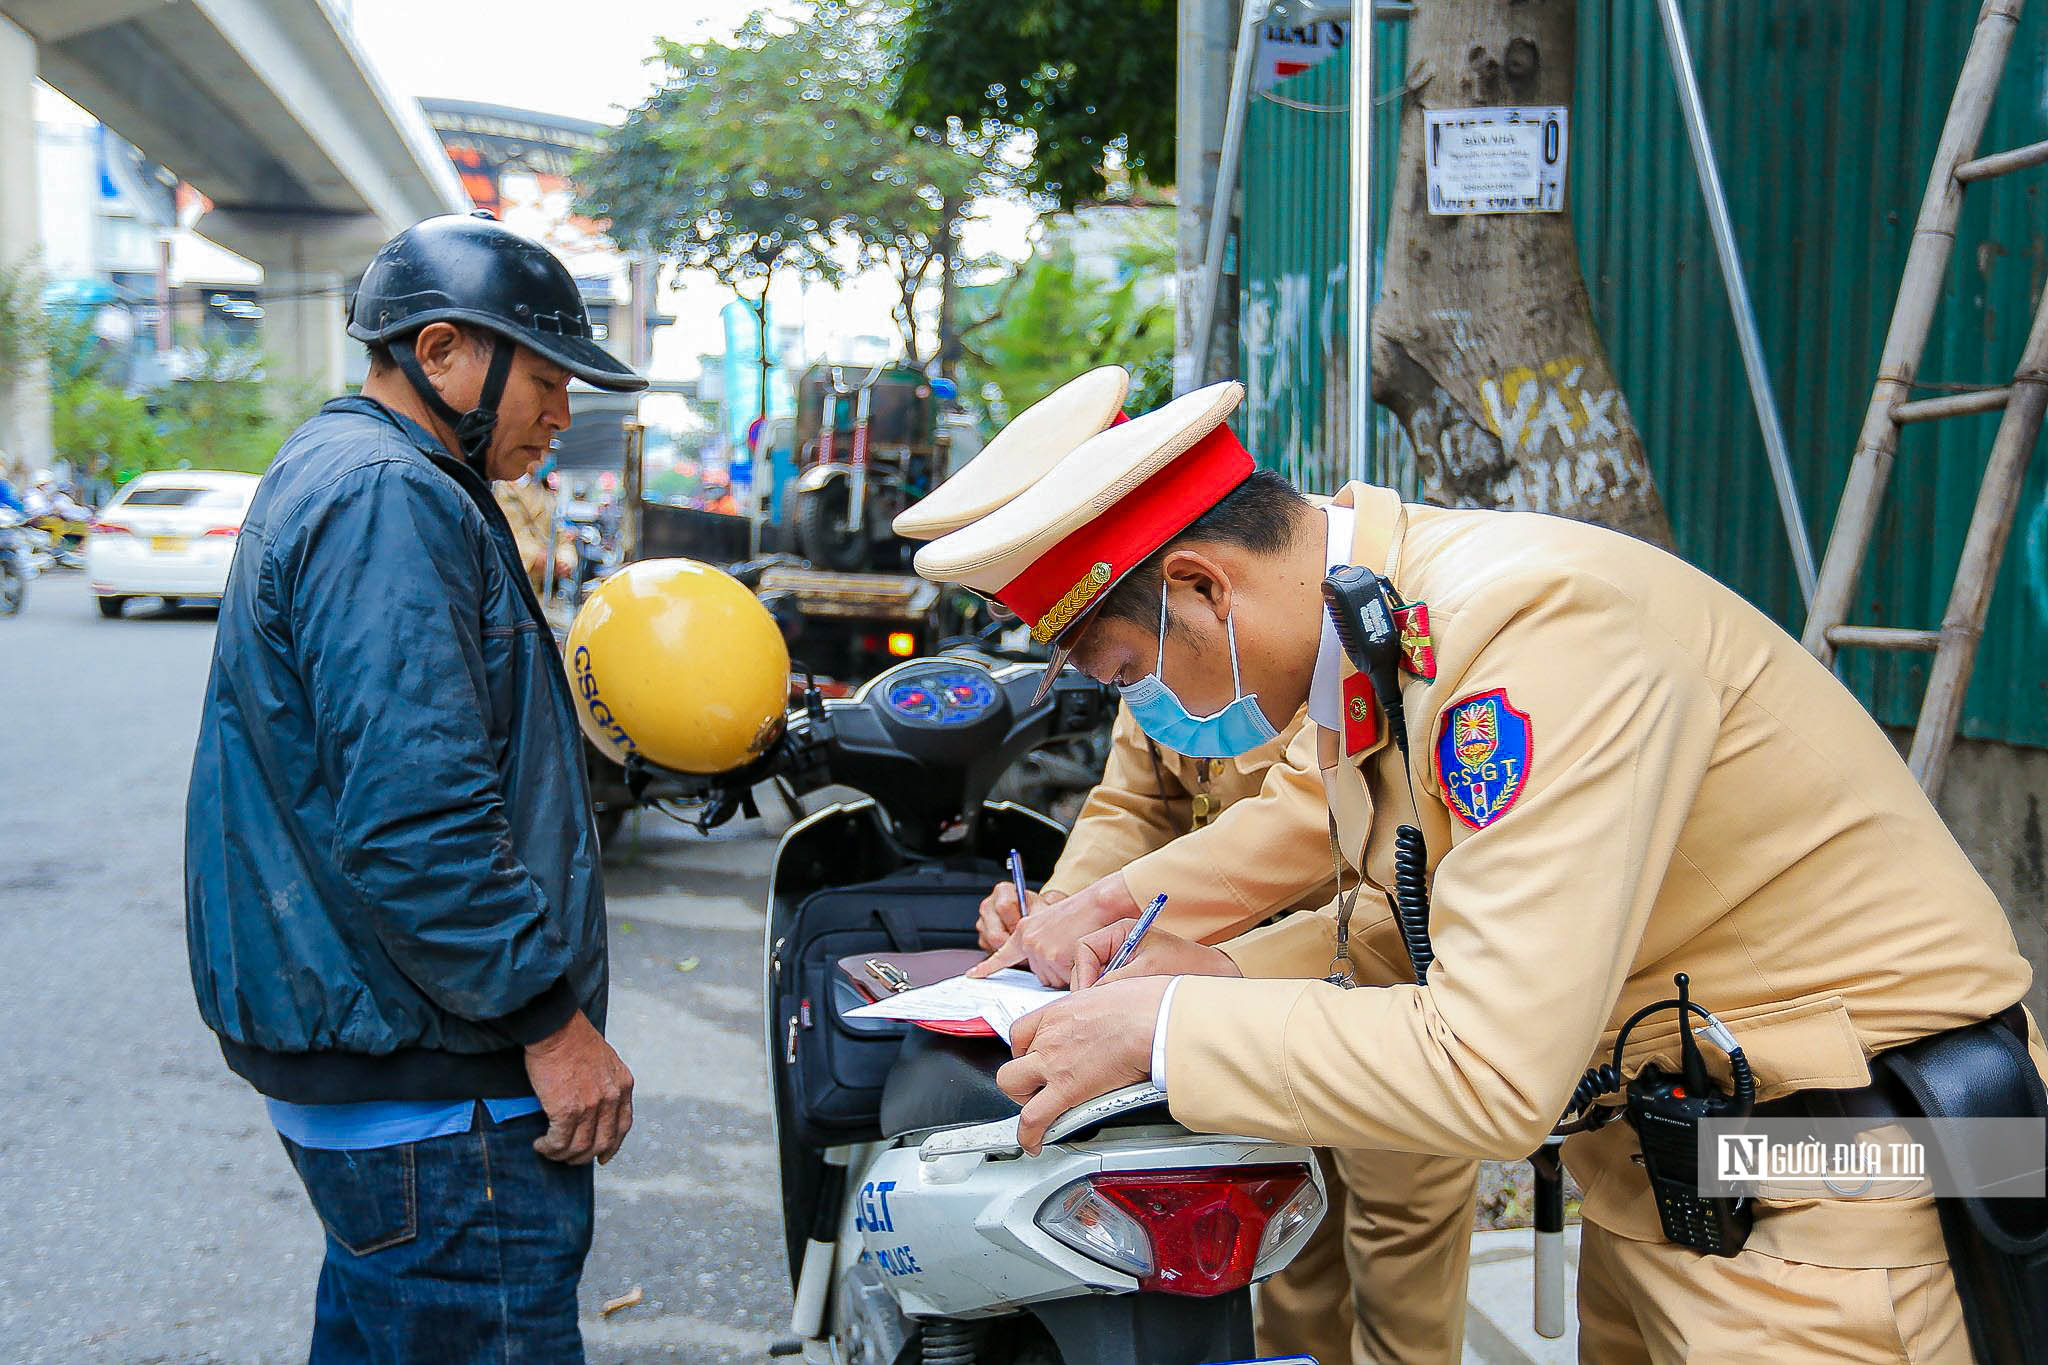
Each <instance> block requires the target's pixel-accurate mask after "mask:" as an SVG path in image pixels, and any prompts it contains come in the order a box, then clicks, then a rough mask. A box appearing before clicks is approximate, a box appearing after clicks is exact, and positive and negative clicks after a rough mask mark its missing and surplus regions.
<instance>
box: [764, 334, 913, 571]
mask: <svg viewBox="0 0 2048 1365" xmlns="http://www.w3.org/2000/svg"><path fill="white" fill-rule="evenodd" d="M951 392H952V389H951V385H950V383H949V382H948V381H945V380H932V379H928V378H926V377H925V376H924V375H922V374H920V373H919V372H917V371H916V370H914V369H911V368H908V367H907V366H902V365H894V366H891V365H877V366H875V367H874V368H873V369H871V370H868V371H867V372H866V373H865V374H862V375H857V376H853V377H851V378H849V373H848V370H847V369H846V367H843V366H838V365H823V364H821V365H817V366H813V367H812V369H811V370H810V371H809V372H808V373H807V374H805V375H804V377H803V379H802V381H801V382H800V383H799V384H798V398H797V432H796V438H797V448H798V457H799V460H800V462H801V464H802V465H803V472H802V473H801V474H800V475H798V476H797V479H796V482H795V485H794V496H795V502H796V510H795V514H794V518H793V519H794V521H795V523H796V531H797V544H798V545H799V547H800V548H801V549H802V550H803V552H804V556H805V558H807V559H809V560H811V561H812V562H813V563H815V564H817V565H820V566H821V567H823V568H827V569H834V570H838V571H841V572H851V571H861V570H872V571H878V572H890V571H894V570H897V569H899V568H901V566H902V563H903V560H904V555H905V543H904V542H903V541H901V540H899V539H898V538H897V536H896V534H895V532H894V531H893V530H891V529H890V523H891V522H892V521H893V520H895V517H896V514H897V513H898V512H900V511H902V510H903V509H904V508H905V507H908V506H909V505H910V504H911V503H913V502H915V501H917V500H918V499H919V498H921V497H923V496H924V495H925V493H927V492H929V491H930V490H931V488H932V487H933V486H934V485H935V484H936V483H937V482H938V481H939V479H941V478H943V477H944V475H945V472H946V469H947V460H948V458H949V446H950V443H951V436H950V434H949V432H948V431H946V430H944V429H942V427H941V424H940V422H939V420H938V418H939V409H940V406H941V402H942V399H941V394H945V395H950V394H951Z"/></svg>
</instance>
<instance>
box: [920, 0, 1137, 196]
mask: <svg viewBox="0 0 2048 1365" xmlns="http://www.w3.org/2000/svg"><path fill="white" fill-rule="evenodd" d="M909 4H910V13H909V17H908V19H907V21H906V22H905V23H904V24H903V26H902V29H901V33H902V37H901V41H900V44H899V46H898V61H899V72H898V74H899V78H900V85H899V88H898V91H897V94H896V100H895V106H894V107H895V111H896V113H897V115H898V117H900V118H902V119H904V120H906V121H907V122H910V123H914V124H921V125H926V126H943V125H944V124H945V123H946V122H947V121H948V120H955V121H958V122H959V123H961V124H963V125H965V126H968V127H982V126H990V125H993V126H996V127H1000V128H1006V129H1014V130H1016V131H1018V132H1021V133H1028V134H1030V136H1031V138H1032V140H1033V144H1034V146H1033V155H1032V162H1031V166H1030V168H1029V170H1028V172H1027V173H1026V183H1027V184H1028V185H1030V186H1031V187H1032V188H1034V189H1037V190H1040V191H1042V192H1044V193H1046V194H1049V195H1051V196H1053V197H1054V198H1055V199H1056V200H1057V201H1058V203H1059V205H1060V207H1062V208H1072V207H1074V206H1075V205H1076V204H1079V203H1083V202H1086V201H1090V200H1098V199H1102V198H1104V197H1105V196H1107V195H1110V194H1111V192H1112V189H1113V188H1117V186H1116V184H1115V182H1118V181H1121V180H1123V179H1124V178H1125V177H1126V176H1128V177H1129V178H1130V179H1132V180H1136V179H1139V178H1142V179H1145V180H1149V181H1151V182H1153V183H1155V184H1170V183H1171V182H1172V179H1173V134H1174V127H1173V124H1174V73H1175V52H1174V25H1175V20H1176V10H1175V6H1174V4H1173V3H1172V0H1014V3H1011V4H1007V5H991V4H987V3H986V2H985V0H909Z"/></svg>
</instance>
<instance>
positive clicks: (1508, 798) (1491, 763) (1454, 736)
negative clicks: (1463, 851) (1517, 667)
mask: <svg viewBox="0 0 2048 1365" xmlns="http://www.w3.org/2000/svg"><path fill="white" fill-rule="evenodd" d="M1531 739H1532V731H1531V728H1530V724H1529V717H1528V715H1527V714H1526V713H1524V712H1521V711H1517V710H1516V709H1515V707H1514V704H1513V703H1512V702H1510V701H1509V700H1508V694H1507V691H1506V689H1504V688H1495V689H1494V690H1493V691H1491V692H1481V693H1479V694H1478V695H1476V696H1471V697H1466V698H1464V699H1462V700H1460V701H1456V702H1453V703H1451V708H1450V710H1448V711H1446V712H1444V728H1443V733H1442V734H1441V735H1439V736H1438V737H1437V742H1436V776H1437V785H1438V786H1439V787H1440V788H1442V789H1443V794H1444V801H1445V803H1446V804H1447V805H1449V806H1450V808H1451V813H1452V814H1454V815H1456V816H1457V817H1458V818H1459V819H1460V820H1462V821H1464V822H1465V824H1466V825H1467V826H1468V827H1469V828H1472V829H1485V828H1486V827H1487V826H1488V825H1490V824H1492V823H1493V822H1494V821H1496V820H1498V819H1500V818H1501V816H1503V815H1506V814H1507V813H1508V812H1509V811H1510V810H1512V809H1514V805H1515V802H1516V801H1518V800H1520V799H1521V796H1522V789H1523V788H1524V787H1525V786H1526V785H1527V783H1528V780H1529V758H1530V748H1531Z"/></svg>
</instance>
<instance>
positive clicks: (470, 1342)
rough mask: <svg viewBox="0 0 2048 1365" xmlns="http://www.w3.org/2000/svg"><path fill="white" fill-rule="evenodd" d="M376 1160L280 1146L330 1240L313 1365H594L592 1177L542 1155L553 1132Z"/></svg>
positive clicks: (444, 1142) (479, 1128)
mask: <svg viewBox="0 0 2048 1365" xmlns="http://www.w3.org/2000/svg"><path fill="white" fill-rule="evenodd" d="M478 1111H479V1112H478V1113H477V1116H476V1122H475V1124H474V1126H473V1127H472V1128H471V1129H470V1131H469V1132H467V1133H451V1134H449V1135H447V1136H446V1137H437V1138H429V1139H427V1140H426V1141H424V1142H408V1143H403V1144H401V1145H399V1146H396V1147H376V1148H371V1149H369V1150H366V1151H353V1152H336V1151H322V1150H317V1149H314V1148H308V1147H301V1146H299V1145H298V1144H297V1143H295V1142H293V1141H292V1140H291V1139H289V1138H280V1139H279V1140H280V1141H281V1142H283V1143H284V1149H285V1153H286V1155H288V1156H289V1157H290V1158H291V1161H292V1165H293V1166H294V1167H296V1168H297V1169H298V1172H299V1179H300V1180H301V1181H303V1182H304V1183H305V1186H306V1193H307V1195H308V1196H309V1197H310V1198H311V1199H312V1201H313V1210H314V1212H316V1213H318V1214H319V1215H320V1221H321V1223H322V1224H323V1225H324V1226H325V1227H326V1229H327V1258H326V1260H325V1261H324V1262H323V1263H322V1264H321V1267H320V1288H319V1293H318V1298H317V1301H316V1304H315V1307H314V1315H313V1350H312V1355H311V1365H358V1363H359V1362H360V1363H361V1365H411V1362H415V1361H432V1362H437V1365H438V1362H444V1361H445V1362H450V1363H451V1365H454V1363H455V1362H468V1361H477V1362H482V1361H491V1362H496V1365H511V1362H519V1361H532V1362H546V1365H555V1363H556V1362H571V1365H574V1363H576V1362H581V1361H582V1359H583V1338H582V1334H581V1332H580V1331H579V1329H578V1327H577V1325H576V1286H577V1282H578V1281H579V1280H581V1279H582V1277H583V1259H584V1257H585V1256H586V1255H587V1254H588V1253H589V1251H590V1228H591V1216H592V1186H591V1169H592V1168H591V1167H589V1166H564V1165H561V1164H560V1163H558V1162H553V1161H549V1160H547V1159H546V1158H545V1157H542V1156H540V1155H538V1154H537V1153H536V1152H535V1151H534V1150H533V1140H534V1139H535V1138H537V1137H539V1136H540V1135H541V1134H542V1133H543V1132H545V1131H547V1119H546V1118H545V1117H544V1116H543V1115H540V1114H529V1115H524V1116H522V1117H519V1118H514V1119H507V1120H506V1121H505V1122H503V1123H500V1124H496V1125H493V1124H492V1123H491V1121H490V1119H489V1117H488V1115H486V1114H484V1113H483V1112H482V1106H481V1105H479V1106H478Z"/></svg>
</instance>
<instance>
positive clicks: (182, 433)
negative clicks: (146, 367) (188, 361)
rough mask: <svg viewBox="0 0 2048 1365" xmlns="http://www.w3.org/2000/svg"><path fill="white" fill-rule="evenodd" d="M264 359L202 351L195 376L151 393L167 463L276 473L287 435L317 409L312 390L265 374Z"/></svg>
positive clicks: (216, 350) (318, 399)
mask: <svg viewBox="0 0 2048 1365" xmlns="http://www.w3.org/2000/svg"><path fill="white" fill-rule="evenodd" d="M259 361H260V357H257V356H253V355H251V354H249V353H248V352H246V351H237V350H234V349H232V348H230V347H226V346H219V345H215V346H208V347H207V348H205V349H204V350H203V351H201V352H200V356H199V363H198V364H197V365H196V366H195V367H194V368H193V372H192V374H191V375H190V376H189V377H187V378H185V379H181V380H179V381H177V382H176V383H174V384H172V385H171V386H170V387H169V388H168V389H166V390H164V391H163V392H162V393H161V394H153V395H151V398H152V402H153V406H154V408H155V412H156V417H157V421H158V424H159V430H160V431H161V433H162V436H161V440H162V445H163V458H164V460H165V461H166V462H167V464H166V466H159V467H172V468H178V467H189V468H192V469H238V470H242V471H245V472H247V473H251V474H260V473H262V472H263V471H264V470H266V469H268V468H270V462H271V460H272V459H274V458H276V455H277V448H278V447H279V446H281V445H283V444H284V441H285V438H286V437H287V436H290V435H291V434H292V432H293V431H294V430H295V429H296V428H297V427H298V426H299V424H300V423H301V422H304V421H305V420H306V419H307V418H308V417H311V416H312V415H313V413H314V412H315V411H316V410H318V408H319V406H320V403H321V400H322V398H323V397H324V396H325V395H323V394H321V393H320V392H319V391H318V389H316V388H315V387H314V386H313V385H311V384H309V383H305V382H301V381H295V380H292V379H287V378H281V377H279V376H278V375H276V374H274V373H271V372H267V371H266V370H265V369H264V368H263V367H262V366H261V364H260V363H259Z"/></svg>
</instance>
